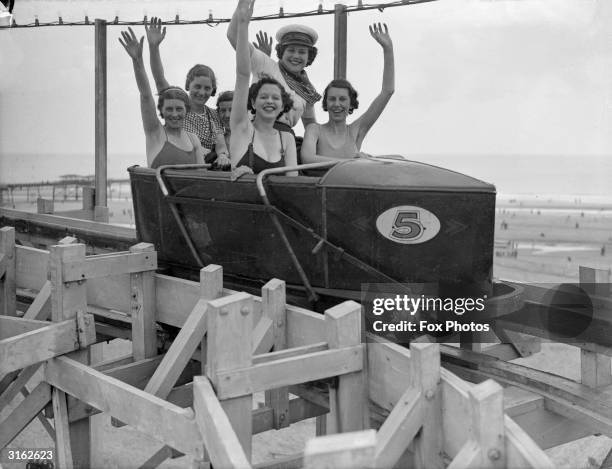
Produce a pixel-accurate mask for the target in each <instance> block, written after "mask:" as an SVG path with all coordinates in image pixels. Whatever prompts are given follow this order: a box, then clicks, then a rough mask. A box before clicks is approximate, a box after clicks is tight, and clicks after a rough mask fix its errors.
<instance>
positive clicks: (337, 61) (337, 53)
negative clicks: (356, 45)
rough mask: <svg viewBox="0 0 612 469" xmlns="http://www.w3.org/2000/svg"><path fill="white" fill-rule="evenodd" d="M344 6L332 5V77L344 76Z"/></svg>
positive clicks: (345, 36) (339, 4)
mask: <svg viewBox="0 0 612 469" xmlns="http://www.w3.org/2000/svg"><path fill="white" fill-rule="evenodd" d="M346 38H347V35H346V6H345V5H342V4H341V3H337V4H336V5H334V78H346Z"/></svg>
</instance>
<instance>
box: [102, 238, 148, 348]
mask: <svg viewBox="0 0 612 469" xmlns="http://www.w3.org/2000/svg"><path fill="white" fill-rule="evenodd" d="M130 253H131V254H132V255H138V256H142V257H144V260H145V261H147V262H151V261H152V263H149V264H147V265H148V266H149V267H151V268H152V269H153V270H154V269H155V268H157V253H156V252H155V247H154V246H153V245H152V244H149V243H138V244H136V245H135V246H132V247H131V248H130ZM106 259H110V257H107V258H106ZM128 259H129V258H128ZM141 267H142V266H141ZM153 270H149V271H142V272H132V273H131V274H130V289H131V292H132V301H131V305H130V308H131V309H130V312H131V315H132V352H133V354H134V360H142V359H144V358H149V357H153V356H155V355H157V331H156V326H155V318H156V313H155V278H154V276H153V275H154V272H153ZM122 273H123V272H122Z"/></svg>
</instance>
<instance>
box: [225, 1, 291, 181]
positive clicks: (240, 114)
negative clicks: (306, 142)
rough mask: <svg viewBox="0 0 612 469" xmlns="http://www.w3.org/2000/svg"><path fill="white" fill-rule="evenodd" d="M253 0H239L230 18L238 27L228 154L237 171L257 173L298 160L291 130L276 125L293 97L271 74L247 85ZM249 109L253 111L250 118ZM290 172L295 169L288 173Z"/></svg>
mask: <svg viewBox="0 0 612 469" xmlns="http://www.w3.org/2000/svg"><path fill="white" fill-rule="evenodd" d="M254 3H255V1H254V0H240V1H239V2H238V7H237V8H236V12H235V13H234V16H233V18H232V22H234V23H235V25H236V27H237V31H236V33H237V40H236V88H235V90H234V99H233V101H232V111H231V115H230V127H231V136H230V154H231V160H232V165H234V166H236V167H237V171H238V173H243V172H255V173H258V172H260V171H263V170H264V169H267V168H278V167H282V166H294V165H296V164H297V157H296V150H295V139H294V137H293V134H292V133H291V132H285V131H282V130H279V129H277V128H275V123H276V121H277V120H278V119H279V117H280V116H282V115H284V114H285V113H286V112H287V111H289V110H290V109H291V108H292V105H293V101H292V99H291V97H290V96H289V94H288V93H287V92H286V91H285V88H284V87H283V86H282V85H281V84H280V83H279V82H278V81H277V80H275V79H274V78H271V77H265V78H262V79H261V80H259V81H258V82H256V83H253V85H251V87H250V88H249V87H248V86H249V78H250V76H251V66H250V58H249V43H248V28H249V21H250V19H251V15H252V13H253V4H254ZM248 111H250V112H251V113H253V114H254V118H253V121H252V122H251V120H250V119H249V117H248ZM287 174H288V175H290V176H295V175H297V172H290V173H287Z"/></svg>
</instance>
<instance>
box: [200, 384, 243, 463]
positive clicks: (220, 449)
mask: <svg viewBox="0 0 612 469" xmlns="http://www.w3.org/2000/svg"><path fill="white" fill-rule="evenodd" d="M193 409H194V411H195V419H196V422H197V424H198V427H199V429H200V432H201V434H202V437H203V439H204V445H205V446H206V450H207V452H208V454H209V455H210V460H211V462H212V464H213V465H214V466H215V467H228V468H230V467H232V468H237V469H241V468H250V467H251V464H250V462H249V460H248V457H247V455H246V454H245V453H244V451H243V449H242V446H241V442H240V441H239V440H238V436H237V435H236V433H235V432H234V429H233V428H232V424H231V423H230V421H229V419H228V417H227V415H226V413H225V412H224V411H223V408H222V407H221V404H220V403H219V401H218V400H217V396H216V395H215V391H214V390H213V388H212V385H211V384H210V381H209V380H208V378H206V377H205V376H195V377H194V379H193Z"/></svg>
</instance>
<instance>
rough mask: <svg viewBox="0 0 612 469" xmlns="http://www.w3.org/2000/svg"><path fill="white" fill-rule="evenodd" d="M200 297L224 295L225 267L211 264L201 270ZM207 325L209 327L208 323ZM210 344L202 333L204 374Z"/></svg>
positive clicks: (201, 361)
mask: <svg viewBox="0 0 612 469" xmlns="http://www.w3.org/2000/svg"><path fill="white" fill-rule="evenodd" d="M199 287H200V289H199V292H200V297H199V298H200V299H205V300H214V299H217V298H221V297H222V296H223V267H221V266H220V265H216V264H210V265H207V266H206V267H203V268H202V269H201V270H200V285H199ZM205 327H208V325H207V324H206V325H205ZM207 349H208V346H207V344H206V337H205V336H204V335H202V340H201V342H200V354H201V355H200V363H201V366H202V375H205V374H206V369H205V368H206V353H207Z"/></svg>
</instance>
